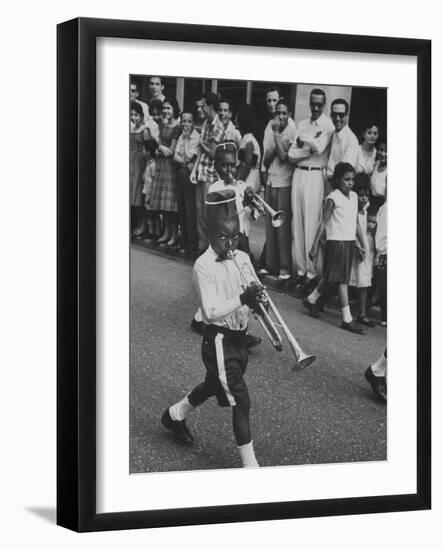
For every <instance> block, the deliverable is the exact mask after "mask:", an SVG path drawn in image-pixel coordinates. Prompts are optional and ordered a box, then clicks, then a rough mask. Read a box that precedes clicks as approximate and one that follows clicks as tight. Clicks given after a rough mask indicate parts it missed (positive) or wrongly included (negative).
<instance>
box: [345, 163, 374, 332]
mask: <svg viewBox="0 0 442 550" xmlns="http://www.w3.org/2000/svg"><path fill="white" fill-rule="evenodd" d="M353 190H354V191H355V192H356V194H357V195H358V222H359V225H360V227H361V232H362V238H363V244H364V249H365V256H364V257H362V256H361V255H360V254H359V249H358V248H357V247H356V248H355V255H354V258H353V263H352V267H351V274H350V286H354V287H356V288H357V289H358V295H359V316H358V317H357V321H358V323H359V324H361V325H365V326H367V327H374V326H375V324H374V322H373V321H371V320H370V319H368V317H367V294H368V289H369V288H370V287H371V279H372V276H373V258H374V252H375V245H374V235H373V234H372V232H369V231H368V207H369V202H368V196H369V192H370V178H369V177H368V175H367V174H365V173H360V174H356V176H355V182H354V187H353Z"/></svg>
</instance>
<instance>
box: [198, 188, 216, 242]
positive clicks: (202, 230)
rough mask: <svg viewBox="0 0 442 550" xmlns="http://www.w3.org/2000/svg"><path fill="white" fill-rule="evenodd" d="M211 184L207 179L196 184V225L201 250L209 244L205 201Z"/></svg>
mask: <svg viewBox="0 0 442 550" xmlns="http://www.w3.org/2000/svg"><path fill="white" fill-rule="evenodd" d="M211 185H212V184H211V183H206V182H205V181H198V183H197V184H196V190H195V200H196V225H197V229H198V241H199V242H198V248H199V249H200V250H206V248H207V247H208V246H209V237H208V235H207V229H206V225H205V222H204V215H205V210H206V205H205V201H206V198H207V191H208V189H209V187H210V186H211Z"/></svg>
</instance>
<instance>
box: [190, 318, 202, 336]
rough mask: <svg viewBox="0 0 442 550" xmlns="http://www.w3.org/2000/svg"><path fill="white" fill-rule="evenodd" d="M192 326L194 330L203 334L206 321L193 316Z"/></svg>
mask: <svg viewBox="0 0 442 550" xmlns="http://www.w3.org/2000/svg"><path fill="white" fill-rule="evenodd" d="M190 328H191V329H192V330H193V332H196V333H197V334H201V336H202V335H203V334H204V323H203V322H202V321H197V320H196V319H195V318H193V319H192V322H191V323H190Z"/></svg>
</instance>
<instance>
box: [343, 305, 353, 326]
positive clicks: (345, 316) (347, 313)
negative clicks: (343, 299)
mask: <svg viewBox="0 0 442 550" xmlns="http://www.w3.org/2000/svg"><path fill="white" fill-rule="evenodd" d="M341 311H342V320H343V321H344V323H351V322H352V321H353V317H352V316H351V313H350V306H344V307H341Z"/></svg>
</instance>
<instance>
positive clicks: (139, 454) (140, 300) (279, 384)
mask: <svg viewBox="0 0 442 550" xmlns="http://www.w3.org/2000/svg"><path fill="white" fill-rule="evenodd" d="M270 292H271V296H272V298H273V300H274V302H275V304H276V306H277V307H278V309H279V311H280V313H281V314H282V316H283V318H284V319H285V321H286V322H287V324H288V325H289V327H290V328H291V330H292V332H293V334H294V335H295V336H296V338H297V340H298V341H299V342H300V344H301V345H302V347H303V348H304V349H305V350H306V351H307V352H311V353H314V354H316V356H317V359H316V361H315V363H313V364H312V365H311V366H310V367H308V368H307V369H305V370H303V371H299V372H293V371H292V370H291V368H290V366H291V365H292V363H293V361H294V360H293V356H292V353H291V351H290V349H289V347H288V345H287V346H285V349H284V350H283V351H282V352H281V353H278V352H276V351H275V350H274V348H273V347H272V346H271V344H270V343H269V342H268V340H267V339H264V342H263V344H262V345H260V346H259V347H257V348H254V349H253V350H252V351H251V352H250V359H249V366H248V369H247V373H246V379H247V383H248V386H249V391H250V396H251V400H252V409H251V425H252V433H253V438H254V445H255V452H256V456H257V458H258V461H259V462H260V464H261V465H262V466H275V465H290V464H316V463H334V462H349V461H366V460H385V459H386V435H387V434H386V427H387V426H386V407H385V405H381V404H379V403H378V402H376V401H375V400H374V398H373V396H372V393H371V390H370V387H369V386H368V384H367V383H366V381H365V379H364V376H363V375H364V371H365V369H366V368H367V365H368V364H369V363H370V362H371V361H373V360H374V359H375V358H377V357H378V356H379V354H380V353H381V352H382V350H383V349H384V347H385V343H386V330H385V329H384V328H382V327H380V326H377V327H376V328H375V329H367V334H366V335H365V336H359V335H353V334H350V333H347V332H345V331H343V330H342V329H341V328H339V324H340V315H339V313H338V311H337V310H331V309H327V310H326V312H325V313H324V314H323V317H322V319H321V320H318V319H312V318H311V317H309V316H308V315H307V314H306V312H305V310H304V308H303V306H302V304H301V301H300V300H297V299H295V298H293V297H290V296H287V295H284V294H280V293H276V292H274V291H270ZM196 306H197V301H196V294H195V291H194V289H193V287H192V281H191V265H190V264H189V263H186V262H183V261H180V260H177V259H175V258H173V257H167V256H164V255H162V254H161V253H159V252H155V251H151V250H147V249H145V248H142V247H140V246H137V245H133V246H132V254H131V370H130V402H131V414H130V439H131V441H130V452H131V456H130V471H131V472H132V473H135V472H152V471H180V470H205V469H211V468H234V467H240V461H239V457H238V453H237V451H236V446H235V441H234V437H233V432H232V428H231V412H230V410H229V409H221V408H220V407H218V406H217V404H216V400H215V399H212V400H209V401H208V402H206V403H205V404H204V405H203V406H202V407H201V408H200V409H198V410H197V411H195V413H194V414H193V415H192V416H191V417H190V418H189V420H188V425H189V428H190V429H191V431H192V433H193V434H194V436H195V445H194V446H193V447H191V448H182V447H180V446H178V445H177V444H176V443H175V442H174V441H173V440H172V438H171V435H170V433H169V432H168V431H166V430H165V429H164V428H163V427H162V425H161V423H160V417H161V414H162V413H163V411H164V410H165V408H166V407H167V406H168V405H170V404H172V403H174V402H175V401H177V400H178V399H181V398H182V397H183V396H184V395H185V394H186V393H187V392H188V391H189V390H190V389H192V388H193V386H195V385H196V384H197V383H198V382H200V381H201V380H202V379H203V377H204V373H205V370H204V365H203V363H202V361H201V354H200V345H201V337H200V336H199V335H197V334H195V333H193V332H191V330H190V328H189V323H190V321H191V319H192V316H193V314H194V312H195V309H196ZM250 332H252V333H253V334H256V335H260V336H262V332H261V328H260V326H259V325H258V324H257V323H256V322H255V321H254V320H253V319H252V322H251V325H250Z"/></svg>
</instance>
